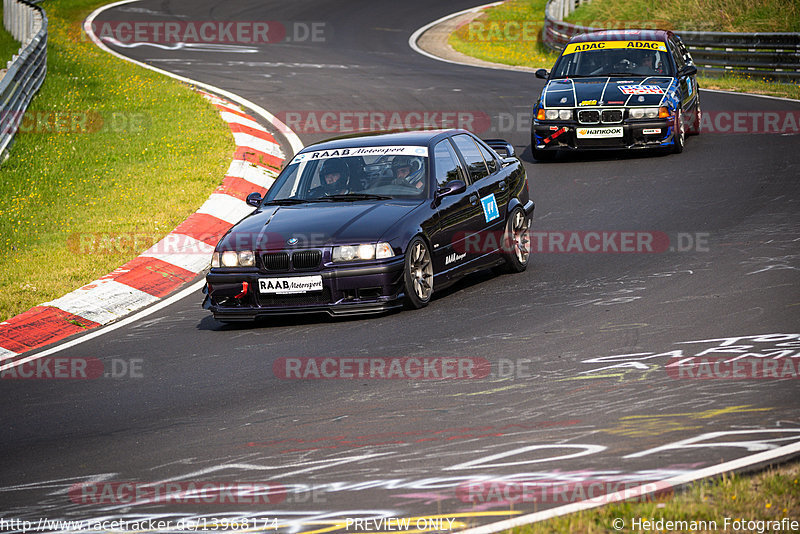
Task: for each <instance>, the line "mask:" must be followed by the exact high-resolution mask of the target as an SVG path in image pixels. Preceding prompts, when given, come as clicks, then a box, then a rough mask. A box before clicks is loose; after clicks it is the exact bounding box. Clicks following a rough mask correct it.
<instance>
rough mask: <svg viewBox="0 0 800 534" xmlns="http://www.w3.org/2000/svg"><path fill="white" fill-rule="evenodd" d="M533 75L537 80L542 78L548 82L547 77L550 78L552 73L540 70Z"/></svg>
mask: <svg viewBox="0 0 800 534" xmlns="http://www.w3.org/2000/svg"><path fill="white" fill-rule="evenodd" d="M533 75H534V76H536V77H537V78H542V79H543V80H546V79H547V77H548V76H550V73H549V72H547V69H539V70H537V71H536V72H534V73H533Z"/></svg>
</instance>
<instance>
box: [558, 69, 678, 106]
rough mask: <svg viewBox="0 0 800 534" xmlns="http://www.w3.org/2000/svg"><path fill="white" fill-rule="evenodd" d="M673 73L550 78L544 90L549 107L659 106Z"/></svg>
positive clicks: (672, 81)
mask: <svg viewBox="0 0 800 534" xmlns="http://www.w3.org/2000/svg"><path fill="white" fill-rule="evenodd" d="M673 83H674V78H671V77H669V76H658V77H655V76H650V77H644V76H632V77H621V76H597V77H592V78H564V79H558V80H550V81H549V82H548V83H547V86H546V87H545V91H544V106H545V107H548V108H550V107H555V108H559V107H581V106H658V105H660V104H661V101H662V99H663V98H664V95H665V94H667V93H669V92H670V90H671V86H672V85H673Z"/></svg>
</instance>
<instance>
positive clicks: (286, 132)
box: [83, 0, 303, 153]
mask: <svg viewBox="0 0 800 534" xmlns="http://www.w3.org/2000/svg"><path fill="white" fill-rule="evenodd" d="M139 1H140V0H122V1H120V2H114V3H113V4H108V5H105V6H102V7H99V8H97V9H96V10H94V11H93V12H92V13H91V14H90V15H89V16H88V17H86V20H85V21H84V22H83V29H84V31H85V32H86V35H88V36H89V38H90V39H91V40H92V41H93V42H94V44H96V45H97V46H99V47H100V48H102V49H103V50H105V51H106V52H108V53H109V54H111V55H113V56H116V57H118V58H120V59H123V60H125V61H129V62H131V63H134V64H136V65H139V66H140V67H144V68H146V69H148V70H151V71H153V72H158V73H160V74H164V75H166V76H169V77H170V78H175V79H176V80H180V81H182V82H185V83H188V84H191V85H195V86H197V87H201V88H203V89H206V90H207V91H210V92H212V93H216V94H218V95H222V96H224V97H226V98H227V99H229V100H232V101H234V102H236V103H238V104H241V105H243V106H244V107H246V108H249V109H251V110H252V111H254V112H256V113H257V114H258V115H261V117H263V118H264V120H266V121H267V122H268V123H269V124H271V125H272V126H274V127H275V129H277V130H278V132H280V133H281V134H282V135H283V136H284V138H285V139H286V141H288V143H289V145H290V146H291V147H292V150H293V151H294V152H295V153H297V152H299V151H300V149H302V148H303V142H302V141H300V138H299V137H298V136H297V134H296V133H294V132H293V131H292V130H291V129H290V128H289V127H288V126H286V124H284V123H283V122H281V121H280V120H279V119H278V118H277V117H275V116H274V115H273V114H272V113H270V112H269V111H267V110H266V109H264V108H262V107H261V106H259V105H257V104H255V103H253V102H251V101H249V100H247V99H246V98H244V97H241V96H239V95H237V94H235V93H231V92H230V91H226V90H225V89H220V88H219V87H216V86H214V85H211V84H207V83H204V82H200V81H197V80H192V79H191V78H186V77H184V76H179V75H177V74H174V73H172V72H169V71H166V70H162V69H159V68H157V67H153V66H152V65H148V64H147V63H143V62H141V61H137V60H135V59H131V58H129V57H126V56H123V55H122V54H120V53H118V52H115V51H114V50H112V49H111V48H109V47H108V46H106V44H105V43H104V42H103V41H101V40H100V39H99V38H98V37H97V35H95V33H94V31H92V24H93V23H94V20H95V19H96V18H97V16H98V15H100V14H101V13H102V12H103V11H106V10H108V9H111V8H114V7H117V6H121V5H125V4H132V3H134V2H139Z"/></svg>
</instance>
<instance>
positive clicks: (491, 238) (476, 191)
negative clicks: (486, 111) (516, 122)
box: [453, 134, 508, 259]
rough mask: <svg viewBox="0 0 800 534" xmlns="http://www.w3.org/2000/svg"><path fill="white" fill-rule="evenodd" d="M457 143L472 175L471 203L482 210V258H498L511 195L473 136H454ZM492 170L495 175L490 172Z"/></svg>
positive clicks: (496, 169)
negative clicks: (497, 253) (491, 255)
mask: <svg viewBox="0 0 800 534" xmlns="http://www.w3.org/2000/svg"><path fill="white" fill-rule="evenodd" d="M453 142H454V144H455V146H456V150H457V151H458V153H459V154H460V155H461V158H462V160H463V162H464V165H465V167H466V169H467V172H468V173H469V175H470V181H471V184H470V187H468V188H467V192H468V193H470V201H471V202H476V201H477V203H478V206H479V208H480V210H481V218H480V221H479V224H480V226H481V229H480V230H481V233H482V234H483V238H482V242H481V250H480V252H481V254H482V255H487V254H494V253H496V251H497V249H498V248H499V247H500V244H501V241H502V240H501V239H500V237H501V236H502V232H503V228H504V225H505V221H506V213H505V209H506V207H507V205H508V199H507V193H506V191H504V190H501V182H502V187H503V188H504V189H507V184H505V181H504V180H501V179H500V173H499V172H498V171H499V169H500V165H499V163H498V162H497V161H496V160H494V159H493V158H492V159H491V160H490V161H491V163H490V165H487V163H486V160H485V159H484V155H483V153H482V152H481V148H482V147H480V146H479V143H478V142H477V141H476V140H475V139H474V138H473V137H472V136H471V135H468V134H457V135H454V136H453ZM487 153H488V150H487ZM489 166H491V167H492V169H493V170H494V172H491V173H490V172H489ZM475 259H477V258H475Z"/></svg>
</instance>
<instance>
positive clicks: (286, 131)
mask: <svg viewBox="0 0 800 534" xmlns="http://www.w3.org/2000/svg"><path fill="white" fill-rule="evenodd" d="M138 1H140V0H121V1H120V2H114V3H111V4H107V5H105V6H101V7H99V8H97V9H95V10H94V11H93V12H92V13H91V14H90V15H89V16H88V17H86V20H85V21H84V22H83V29H84V31H85V32H86V35H88V36H89V38H90V39H91V40H92V42H93V43H94V44H95V45H97V46H98V47H99V48H100V49H102V50H104V51H105V52H107V53H109V54H111V55H112V56H115V57H118V58H120V59H122V60H123V61H128V62H130V63H133V64H135V65H139V66H140V67H143V68H145V69H148V70H151V71H153V72H157V73H159V74H164V75H165V76H169V77H170V78H174V79H176V80H179V81H182V82H184V83H188V84H191V85H194V86H196V87H200V88H202V89H205V90H206V91H209V92H212V93H216V94H218V95H220V96H224V97H226V98H228V99H229V100H231V101H233V102H236V103H238V104H241V105H242V106H244V107H245V108H248V109H250V110H252V111H253V112H255V113H256V114H258V115H260V116H261V117H262V118H263V119H264V120H266V121H267V122H268V123H269V124H271V125H272V126H274V127H275V128H276V129H277V130H278V133H280V134H281V135H283V137H284V138H285V139H286V141H287V142H288V143H289V145H290V146H291V147H292V150H293V151H294V152H295V153H297V152H299V151H300V150H301V149H302V148H303V142H302V141H300V138H299V137H298V136H297V134H296V133H294V132H293V131H292V130H291V129H290V128H289V127H288V126H286V124H284V123H283V122H281V121H280V120H279V119H278V118H277V117H275V116H274V115H273V114H272V113H270V112H269V111H267V110H266V109H264V108H262V107H261V106H259V105H258V104H255V103H254V102H251V101H249V100H247V99H246V98H244V97H241V96H239V95H237V94H235V93H231V92H230V91H226V90H224V89H221V88H219V87H216V86H214V85H211V84H207V83H204V82H200V81H197V80H192V79H191V78H186V77H184V76H179V75H177V74H174V73H172V72H168V71H165V70H162V69H159V68H156V67H153V66H151V65H148V64H146V63H143V62H141V61H137V60H135V59H131V58H129V57H126V56H123V55H122V54H120V53H118V52H115V51H114V50H112V49H111V48H109V47H108V46H106V45H105V43H103V42H102V41H101V40H100V39H99V38H98V37H97V36H96V35H95V33H94V31H93V30H92V24H93V22H94V20H95V19H96V18H97V16H98V15H100V14H101V13H102V12H103V11H106V10H108V9H111V8H114V7H117V6H121V5H124V4H132V3H134V2H138ZM259 126H260V125H259ZM204 284H205V280H200V281H199V282H197V283H196V284H194V285H192V286H189V287H188V288H185V289H183V290H182V291H180V292H178V293H175V294H174V295H172V296H170V297H167V298H166V299H164V300H161V301H160V302H156V303H154V304H152V305H151V306H150V307H148V308H145V309H143V310H141V311H139V312H137V313H134V314H133V315H131V316H129V317H127V318H125V319H122V320H120V321H118V322H115V323H111V324H108V325H105V326H100V327H98V328H97V329H96V330H93V331H92V332H89V333H87V334H86V335H83V336H81V337H79V338H77V339H73V340H72V341H68V342H66V343H62V344H60V345H57V346H55V347H51V348H49V349H45V350H43V351H42V352H38V353H36V354H33V355H31V356H26V357H24V358H21V359H19V360H14V361H12V362H9V363H7V364H5V365H2V366H0V371H5V370H6V369H10V368H12V367H17V366H19V365H23V364H25V363H27V362H31V361H35V360H38V359H40V358H44V357H46V356H49V355H51V354H55V353H57V352H59V351H62V350H65V349H68V348H70V347H74V346H75V345H79V344H80V343H83V342H85V341H89V340H90V339H94V338H96V337H98V336H101V335H103V334H106V333H108V332H112V331H114V330H116V329H117V328H120V327H122V326H125V325H128V324H130V323H132V322H134V321H138V320H139V319H142V318H144V317H147V316H148V315H150V314H153V313H155V312H157V311H159V310H161V309H162V308H164V307H166V306H169V305H170V304H173V303H175V302H177V301H179V300H181V299H183V298H185V297H188V296H189V295H191V294H193V293H197V292H198V291H199V290H200V289H202V287H203V285H204ZM0 350H2V352H0V356H3V358H2V359H0V361H3V360H5V359H9V358H13V357H14V355H15V353H14V352H12V351H7V350H5V349H0Z"/></svg>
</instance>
